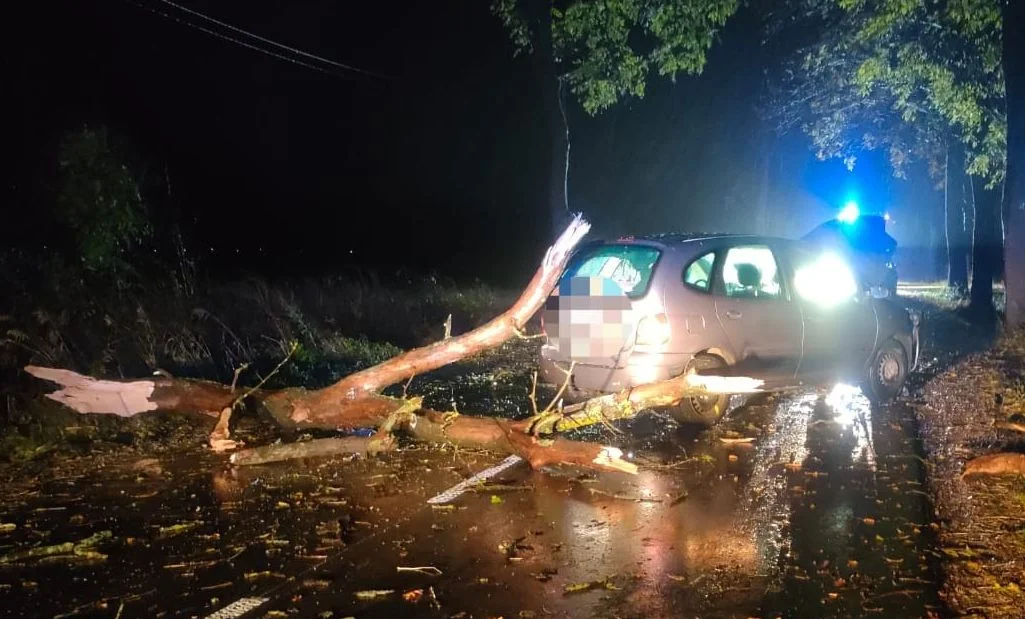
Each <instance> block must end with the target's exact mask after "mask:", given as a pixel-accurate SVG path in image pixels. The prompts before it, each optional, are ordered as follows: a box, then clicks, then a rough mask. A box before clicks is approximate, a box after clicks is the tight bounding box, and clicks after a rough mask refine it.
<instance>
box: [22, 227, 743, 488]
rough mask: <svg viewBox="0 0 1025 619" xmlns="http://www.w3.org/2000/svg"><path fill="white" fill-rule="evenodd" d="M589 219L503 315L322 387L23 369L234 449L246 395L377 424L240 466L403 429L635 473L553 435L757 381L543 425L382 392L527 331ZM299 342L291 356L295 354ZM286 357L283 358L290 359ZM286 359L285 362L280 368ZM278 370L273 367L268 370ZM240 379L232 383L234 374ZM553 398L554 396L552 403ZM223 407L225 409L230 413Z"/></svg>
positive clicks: (289, 420)
mask: <svg viewBox="0 0 1025 619" xmlns="http://www.w3.org/2000/svg"><path fill="white" fill-rule="evenodd" d="M588 229H589V225H588V224H587V223H586V222H585V221H584V220H583V219H581V218H580V217H577V218H575V219H574V220H573V222H572V223H571V224H570V225H569V227H568V228H567V229H566V231H565V232H563V234H562V235H561V236H560V237H559V239H558V240H557V241H556V242H555V244H554V245H553V246H552V247H551V248H549V250H548V252H547V253H546V254H545V258H544V261H543V262H542V264H541V266H540V267H539V268H538V270H537V271H536V272H535V274H534V277H533V279H532V280H531V282H530V284H529V285H528V286H527V288H526V289H525V290H524V292H523V293H522V294H521V295H520V298H519V299H518V300H517V301H516V302H515V303H514V304H513V305H512V306H511V307H510V308H509V309H508V310H507V311H505V312H503V313H502V314H501V315H499V316H498V317H497V318H495V319H493V320H491V321H490V322H488V323H487V324H485V325H483V326H482V327H479V328H477V329H474V330H472V331H470V332H468V333H465V334H462V335H459V336H452V337H448V338H446V339H444V340H442V341H439V342H436V343H434V344H432V345H429V346H425V347H422V348H417V349H413V350H410V351H408V352H405V353H403V354H400V355H398V356H396V357H394V358H392V359H389V360H388V361H385V362H383V363H381V364H378V365H376V366H373V367H371V368H368V369H366V370H362V371H360V372H356V373H355V374H351V375H349V376H347V377H345V378H343V379H342V380H340V381H338V382H337V383H335V384H334V385H331V386H329V387H326V388H324V389H320V390H313V391H309V390H305V389H301V388H298V389H284V390H280V391H264V390H262V389H261V388H262V386H263V384H264V382H265V381H266V379H264V381H261V383H260V384H258V385H256V386H255V387H253V388H251V389H249V390H247V391H246V392H245V394H244V395H243V396H241V397H236V395H235V393H234V391H235V389H234V385H232V386H231V387H229V386H227V385H221V384H218V383H212V382H208V381H195V380H185V379H174V378H170V377H166V376H164V377H153V378H149V379H146V380H138V381H105V380H97V379H94V378H90V377H87V376H82V375H80V374H76V373H74V372H70V371H67V370H59V369H52V368H42V367H37V366H29V367H27V368H25V369H26V371H27V372H29V373H30V374H32V375H33V376H36V377H38V378H41V379H44V380H49V381H52V382H55V383H57V384H59V385H60V386H61V388H60V389H59V390H58V391H56V392H54V393H51V394H48V396H47V397H49V398H51V399H53V400H56V401H58V402H61V403H62V404H64V405H66V406H68V407H70V408H72V409H73V410H75V411H77V412H80V413H106V414H116V415H121V416H126V417H127V416H132V415H136V414H139V413H143V412H148V411H158V410H176V411H185V412H189V411H194V412H199V413H203V414H205V415H209V416H212V417H217V418H218V424H217V425H216V427H215V430H214V434H213V435H212V436H211V446H213V447H215V448H217V447H224V448H230V447H234V444H229V443H230V441H228V439H227V424H228V420H229V418H230V411H231V410H232V409H233V408H234V407H235V405H236V404H237V403H238V402H240V401H241V400H243V399H246V398H251V399H252V400H253V401H255V402H256V403H257V404H259V405H262V406H263V407H264V409H265V410H266V411H267V412H268V413H270V415H271V416H272V417H273V419H274V420H275V421H276V422H277V423H278V424H279V425H281V426H283V427H289V428H322V429H333V430H338V429H354V428H368V427H376V428H380V431H379V432H378V433H377V434H375V435H374V437H372V438H370V439H327V440H329V441H333V442H314V441H310V442H306V443H298V444H292V445H288V446H284V445H275V446H268V447H261V448H257V449H250V450H246V451H243V452H238V453H236V454H235V455H234V456H232V461H233V462H234V463H235V464H254V463H257V462H271V461H275V460H280V459H286V458H291V457H310V456H313V455H322V454H327V453H338V452H339V450H341V451H346V450H349V451H350V452H352V451H355V452H359V453H363V452H365V453H375V452H378V451H385V450H388V449H392V448H393V447H394V443H393V440H392V437H391V434H392V432H393V431H402V432H405V433H407V434H409V435H410V436H412V437H413V438H415V439H417V440H421V441H428V442H435V443H445V444H451V445H456V446H461V447H467V448H475V449H488V450H491V451H495V452H499V453H504V454H512V455H516V456H519V457H521V458H523V459H524V460H526V461H527V462H529V463H530V465H531V466H532V467H535V468H537V467H541V466H546V465H559V464H571V465H579V466H584V467H588V468H594V469H600V470H608V471H619V472H626V473H636V470H637V467H636V466H635V465H634V464H632V463H630V462H626V461H624V460H623V459H622V453H621V452H620V451H619V450H618V449H616V448H614V447H606V446H603V445H597V444H593V443H585V442H576V441H567V440H564V439H550V438H543V437H540V436H538V434H551V433H553V432H556V431H564V430H568V429H573V428H576V427H581V426H583V425H588V424H589V423H597V422H603V423H605V422H608V421H609V420H615V419H623V418H625V417H629V416H632V415H634V414H636V413H638V412H640V411H641V410H644V409H646V408H650V407H656V406H665V405H671V404H675V403H677V402H679V401H680V400H681V399H682V398H683V397H686V396H692V395H705V394H707V393H736V392H741V393H752V392H755V391H758V390H760V389H761V387H762V383H761V382H760V381H756V380H753V379H749V378H742V377H714V376H698V375H693V374H692V375H687V376H685V377H680V378H677V379H673V380H670V381H664V382H661V383H655V384H653V385H644V386H640V387H636V388H634V389H631V390H628V391H624V392H621V393H617V394H612V395H609V396H603V397H600V398H595V399H593V400H591V401H589V402H585V403H584V404H582V405H579V406H577V407H571V408H569V409H567V410H566V411H565V413H566V414H562V413H561V412H557V411H553V410H550V409H551V408H552V404H550V405H549V407H548V409H546V410H545V411H542V413H541V415H542V416H545V417H544V420H543V423H541V424H540V427H539V423H538V421H539V420H538V419H536V418H531V419H527V420H524V421H519V422H513V421H510V420H507V419H495V418H486V417H474V416H469V415H460V414H459V413H455V412H449V413H444V412H437V411H430V410H423V409H421V404H420V401H419V400H418V399H416V398H413V399H406V398H392V397H386V396H383V395H380V393H379V392H380V391H381V390H382V389H384V388H385V387H388V386H390V385H393V384H397V383H399V382H401V381H404V380H408V379H410V378H411V377H413V376H415V375H419V374H423V373H425V372H429V371H431V370H434V369H437V368H439V367H442V366H444V365H447V364H449V363H452V362H454V361H458V360H460V359H463V358H465V357H467V356H469V355H473V354H477V353H479V352H482V351H484V350H487V349H489V348H494V347H496V346H499V345H501V344H502V343H504V342H505V341H506V340H508V339H511V338H513V337H518V336H521V335H522V333H523V329H524V326H525V325H526V324H527V322H528V321H529V320H530V319H531V318H532V317H533V316H534V315H535V314H536V313H537V311H538V310H539V309H540V308H541V306H542V305H543V303H544V301H545V299H546V298H547V297H548V296H549V295H550V294H551V291H552V290H553V289H554V288H555V285H556V284H557V282H558V279H559V277H560V276H561V274H562V272H563V270H564V269H565V266H566V263H567V261H568V260H569V257H570V255H571V253H572V250H573V248H574V247H575V246H576V244H577V243H578V242H579V240H580V239H581V238H582V237H583V236H584V235H585V234H586V233H587V231H588ZM294 351H295V350H294V347H293V349H292V351H291V352H290V353H289V355H288V357H286V358H285V361H287V360H288V358H289V357H291V354H292V353H294ZM285 361H282V364H283V363H284V362H285ZM282 364H279V366H278V368H275V372H276V371H277V369H279V368H280V367H281V365H282ZM272 374H273V372H272ZM233 382H234V381H233ZM553 403H554V402H553ZM226 410H227V414H225V411H226Z"/></svg>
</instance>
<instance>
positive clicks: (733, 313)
mask: <svg viewBox="0 0 1025 619" xmlns="http://www.w3.org/2000/svg"><path fill="white" fill-rule="evenodd" d="M742 316H743V314H741V313H740V311H739V310H726V317H727V318H732V319H733V320H736V319H738V318H740V317H742Z"/></svg>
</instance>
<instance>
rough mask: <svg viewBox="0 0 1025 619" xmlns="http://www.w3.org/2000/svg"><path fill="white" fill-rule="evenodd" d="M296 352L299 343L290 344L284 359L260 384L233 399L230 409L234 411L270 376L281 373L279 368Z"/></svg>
mask: <svg viewBox="0 0 1025 619" xmlns="http://www.w3.org/2000/svg"><path fill="white" fill-rule="evenodd" d="M297 350H299V342H292V345H291V346H290V347H289V349H288V354H287V355H285V358H284V359H282V360H281V361H279V362H278V364H277V365H276V366H274V369H273V370H271V371H270V373H269V374H267V375H266V376H264V377H263V378H261V379H260V382H258V383H256V385H254V386H253V387H250V388H249V390H248V391H246V392H245V393H243V394H242V395H240V396H239V397H237V398H235V400H234V401H233V402H232V403H231V408H232V409H234V408H235V407H236V406H238V405H239V404H241V403H242V401H243V400H245V399H246V398H248V397H249V396H251V395H253V394H254V393H256V392H257V391H259V390H260V388H261V387H263V385H264V384H265V383H266V382H267V381H268V380H270V379H271V377H272V376H274V375H275V374H277V373H278V372H280V371H281V368H283V367H284V366H285V364H286V363H288V361H289V360H290V359H291V358H292V356H293V355H295V352H296V351H297Z"/></svg>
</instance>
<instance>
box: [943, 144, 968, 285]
mask: <svg viewBox="0 0 1025 619" xmlns="http://www.w3.org/2000/svg"><path fill="white" fill-rule="evenodd" d="M964 170H965V158H964V146H962V145H961V144H960V143H959V142H957V141H956V139H952V141H951V143H950V145H948V147H947V163H946V181H945V183H944V196H945V202H944V212H945V214H946V236H947V286H948V287H949V288H950V289H951V291H953V292H954V293H955V294H958V295H962V296H963V295H965V294H967V293H968V261H969V256H970V254H969V250H968V242H969V240H968V231H967V230H966V228H965V188H964V181H965V176H966V175H965V171H964Z"/></svg>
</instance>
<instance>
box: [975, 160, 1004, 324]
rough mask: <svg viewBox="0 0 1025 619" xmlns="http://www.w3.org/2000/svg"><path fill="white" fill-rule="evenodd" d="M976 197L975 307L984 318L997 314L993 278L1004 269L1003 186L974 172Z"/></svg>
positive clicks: (978, 314)
mask: <svg viewBox="0 0 1025 619" xmlns="http://www.w3.org/2000/svg"><path fill="white" fill-rule="evenodd" d="M968 182H969V183H970V186H971V188H972V195H973V196H974V201H975V239H974V243H973V245H972V290H971V310H972V312H973V313H974V314H976V315H977V316H979V317H980V318H987V319H988V318H993V317H994V316H995V308H994V306H993V278H994V277H995V276H996V275H998V274H999V272H1000V255H1001V254H1000V252H1001V250H1002V242H1003V241H1002V239H1001V230H1000V202H1001V198H1002V197H1003V195H1002V193H1003V192H1002V191H1001V187H999V186H998V187H994V188H987V187H986V181H984V180H983V179H981V178H976V177H974V176H970V177H969V178H968Z"/></svg>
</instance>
